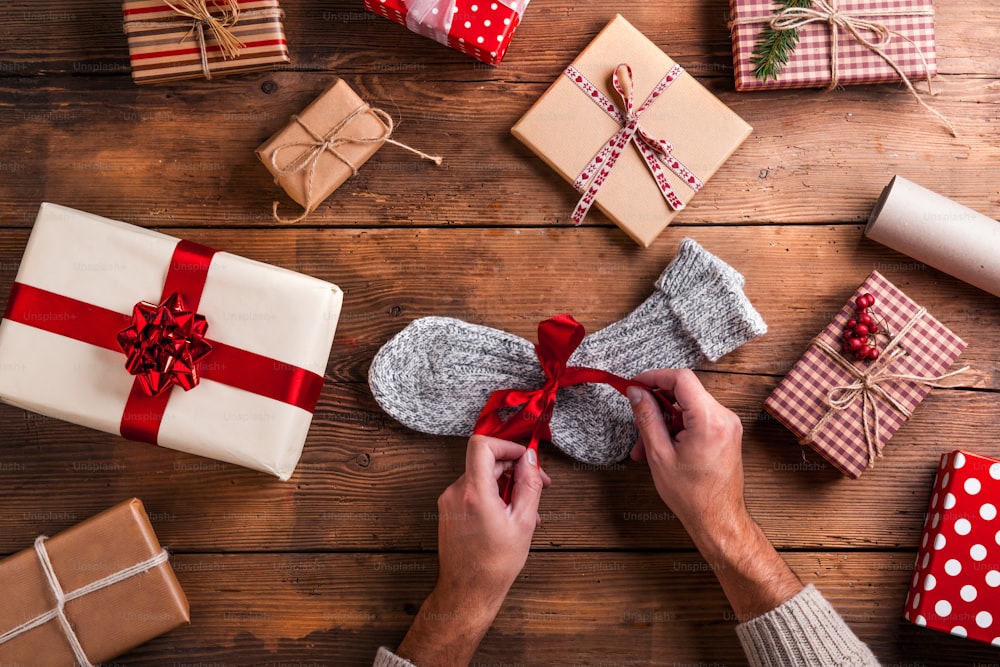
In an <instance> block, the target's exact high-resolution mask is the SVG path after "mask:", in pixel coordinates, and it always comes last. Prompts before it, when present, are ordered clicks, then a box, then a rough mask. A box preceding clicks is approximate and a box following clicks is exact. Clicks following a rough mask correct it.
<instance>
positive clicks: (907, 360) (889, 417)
mask: <svg viewBox="0 0 1000 667" xmlns="http://www.w3.org/2000/svg"><path fill="white" fill-rule="evenodd" d="M865 294H871V295H872V296H873V297H874V298H875V303H874V306H873V307H872V308H871V309H870V311H871V313H873V315H874V319H875V321H876V322H877V329H878V332H877V334H874V335H872V336H871V337H869V338H868V340H870V341H872V346H873V347H875V348H876V349H878V350H879V352H880V356H879V357H878V358H877V359H876V360H874V361H873V360H870V359H866V360H858V359H857V358H856V357H855V355H854V354H851V353H848V352H847V351H845V349H844V344H845V331H846V330H848V323H849V321H851V320H856V317H857V311H856V308H857V304H856V301H857V299H858V298H859V297H860V296H862V295H865ZM964 349H965V341H963V340H962V339H961V338H959V337H958V336H957V335H955V334H954V333H953V332H952V331H951V330H950V329H948V327H946V326H945V325H943V324H942V323H941V322H939V321H938V320H936V319H935V318H934V317H932V316H931V315H930V314H929V313H928V312H927V310H926V309H925V308H923V307H922V306H920V305H918V304H917V303H915V302H914V301H913V300H912V299H910V298H909V297H908V296H906V294H904V293H903V292H902V291H900V290H899V288H897V287H896V286H895V285H893V284H892V283H891V282H889V281H888V280H886V279H885V277H884V276H882V275H881V274H880V273H879V272H878V271H873V272H872V273H871V274H870V275H869V276H868V278H867V279H865V281H864V283H862V285H861V287H859V288H858V290H857V291H856V292H855V293H854V295H853V296H852V297H851V298H850V300H848V302H847V303H846V304H845V305H844V307H843V308H841V310H840V312H839V313H837V316H836V317H834V318H833V321H831V322H830V324H829V325H828V326H827V327H826V328H825V329H824V330H823V331H822V332H820V334H819V335H818V336H816V338H814V339H813V341H812V343H811V344H810V346H809V349H808V350H806V352H805V354H804V355H803V356H802V358H801V359H799V361H798V362H796V364H795V366H794V367H793V368H792V370H791V371H790V372H789V373H788V375H786V376H785V378H784V379H782V381H781V382H780V383H779V384H778V386H777V387H776V388H775V390H774V391H773V392H772V393H771V395H770V396H768V397H767V399H766V400H765V401H764V409H765V410H766V411H767V412H769V413H770V414H771V415H773V416H774V417H775V418H777V420H778V421H780V422H781V423H782V424H784V425H785V426H786V427H788V429H789V430H791V431H792V432H793V433H794V434H795V435H796V436H797V437H798V438H799V441H800V443H801V444H807V445H809V446H810V447H812V448H813V449H815V450H816V451H817V452H819V454H821V455H822V456H823V457H824V458H825V459H826V460H827V461H829V462H830V463H831V464H832V465H833V466H834V467H835V468H837V469H838V470H840V471H841V472H842V473H843V474H844V475H847V476H849V477H853V478H857V477H859V476H860V475H861V473H862V472H864V470H865V469H866V468H867V467H868V466H869V465H870V464H873V463H874V460H875V459H876V458H878V457H879V456H881V452H882V448H883V447H884V446H885V444H886V443H887V442H888V441H889V439H890V438H892V436H893V434H894V433H895V432H896V431H897V430H899V427H900V426H902V425H903V424H904V423H905V422H906V420H907V419H908V418H909V417H910V415H911V414H912V413H913V410H914V409H916V407H917V406H918V405H919V404H920V402H921V401H923V400H924V397H925V396H926V395H927V394H928V392H930V390H931V388H932V387H935V386H944V385H943V384H942V383H944V382H945V381H946V380H947V381H948V382H949V383H950V382H951V380H950V378H952V376H955V375H958V374H960V373H962V372H964V371H966V370H968V369H967V368H963V369H959V370H957V371H952V372H947V371H948V369H949V367H950V366H951V365H952V363H953V362H954V361H955V359H957V358H958V356H959V355H960V354H961V353H962V350H964Z"/></svg>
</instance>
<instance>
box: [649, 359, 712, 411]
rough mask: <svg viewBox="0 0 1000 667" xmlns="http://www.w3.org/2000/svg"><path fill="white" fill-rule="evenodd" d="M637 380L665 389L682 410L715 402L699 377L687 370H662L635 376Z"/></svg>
mask: <svg viewBox="0 0 1000 667" xmlns="http://www.w3.org/2000/svg"><path fill="white" fill-rule="evenodd" d="M634 379H635V380H638V381H639V382H642V383H644V384H647V385H651V386H653V387H658V388H660V389H663V390H664V391H666V392H667V393H669V394H671V395H672V396H673V397H674V400H675V401H677V403H678V405H680V406H681V409H682V410H686V409H690V408H693V407H695V406H697V405H699V404H701V403H704V402H705V401H706V400H709V401H714V400H715V399H713V398H712V395H711V394H709V393H708V390H706V389H705V387H704V386H703V385H702V384H701V381H700V380H699V379H698V376H697V375H695V374H694V372H692V371H690V370H688V369H686V368H661V369H659V370H653V371H646V372H645V373H642V374H640V375H637V376H635V378H634Z"/></svg>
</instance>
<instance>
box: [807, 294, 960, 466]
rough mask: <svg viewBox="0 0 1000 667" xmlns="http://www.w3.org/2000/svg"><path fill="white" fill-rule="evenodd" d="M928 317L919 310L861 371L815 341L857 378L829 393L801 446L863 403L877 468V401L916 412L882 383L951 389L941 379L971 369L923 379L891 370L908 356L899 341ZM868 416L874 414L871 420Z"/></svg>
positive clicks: (872, 459)
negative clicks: (835, 418) (839, 415)
mask: <svg viewBox="0 0 1000 667" xmlns="http://www.w3.org/2000/svg"><path fill="white" fill-rule="evenodd" d="M926 314H927V309H926V308H924V307H920V309H918V310H917V312H916V314H914V316H913V317H912V318H911V319H910V321H909V322H907V323H906V324H905V325H904V326H903V328H902V329H900V330H899V332H897V333H896V335H895V336H894V337H893V338H892V340H890V341H889V343H888V344H887V345H886V346H885V349H884V350H883V351H882V354H881V355H880V356H879V358H878V359H877V360H876V361H875V362H873V363H872V364H871V365H869V366H868V367H867V368H866V369H865V370H861V369H859V368H858V367H857V366H856V365H854V364H853V363H851V362H850V361H848V360H847V359H846V358H845V357H844V356H843V355H842V354H840V352H838V351H837V350H835V349H834V348H833V347H831V346H830V345H829V344H828V343H827V342H826V341H824V340H822V339H820V338H816V339H815V340H813V343H814V344H815V345H816V347H818V348H819V349H820V350H822V351H823V352H824V353H825V354H826V355H827V356H828V357H830V358H831V359H833V360H834V361H835V362H837V364H838V365H839V366H840V367H841V368H843V369H844V370H846V371H847V372H848V373H850V374H851V375H852V376H853V377H854V381H853V382H851V383H848V384H842V385H837V386H836V387H833V388H832V389H830V391H829V392H827V405H829V406H830V409H829V410H828V411H827V412H826V414H824V415H823V418H822V419H820V420H819V422H817V423H816V425H815V426H813V428H812V429H811V430H810V431H809V433H807V434H806V435H805V436H804V437H803V438H802V440H801V441H800V444H808V442H810V441H812V440H813V439H814V438H815V437H816V434H817V433H819V432H820V431H822V430H823V428H824V427H825V426H826V423H827V422H828V421H829V420H830V418H831V417H832V415H834V414H836V412H838V411H841V410H847V409H849V408H850V407H851V406H852V405H854V403H855V402H856V401H857V400H859V399H860V400H861V425H862V428H863V430H864V433H865V444H866V445H867V447H868V462H869V465H874V463H875V459H876V458H881V457H882V448H883V443H882V429H881V426H880V424H879V411H878V406H877V405H876V404H875V398H876V397H878V398H881V399H882V400H884V401H885V402H886V403H887V404H888V405H889V406H890V407H892V409H893V410H895V411H896V412H898V413H899V414H901V415H903V417H905V418H907V419H909V418H910V416H911V415H912V414H913V411H912V410H910V409H909V408H907V407H906V406H905V405H903V404H902V403H900V402H899V400H897V399H896V397H895V396H893V395H892V393H891V392H889V391H887V390H886V388H885V387H884V386H883V384H885V383H887V382H913V383H916V384H921V385H925V386H928V387H950V386H952V385H947V384H941V381H942V380H947V379H948V378H951V377H955V376H956V375H959V374H961V373H965V372H966V371H968V370H969V367H968V366H963V367H962V368H959V369H958V370H954V371H951V372H948V373H944V374H943V375H933V376H923V375H913V374H910V373H893V372H891V371H890V367H891V366H892V365H893V363H895V362H896V360H897V359H899V358H900V357H903V356H906V354H907V352H906V350H905V349H904V348H903V347H902V346H901V345H900V341H901V340H903V338H904V337H905V336H906V334H907V333H909V332H910V330H911V329H912V328H913V326H914V325H915V324H916V323H917V322H918V321H919V320H920V319H921V318H922V317H923V316H924V315H926ZM869 415H871V416H870V417H869Z"/></svg>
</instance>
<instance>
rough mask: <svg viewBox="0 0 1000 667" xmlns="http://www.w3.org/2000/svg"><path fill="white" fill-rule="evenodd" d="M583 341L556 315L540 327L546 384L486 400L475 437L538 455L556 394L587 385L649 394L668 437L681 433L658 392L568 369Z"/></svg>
mask: <svg viewBox="0 0 1000 667" xmlns="http://www.w3.org/2000/svg"><path fill="white" fill-rule="evenodd" d="M585 335H586V331H584V328H583V325H582V324H580V323H579V322H577V321H576V320H575V319H573V318H572V317H571V316H570V315H565V314H563V315H556V316H555V317H551V318H549V319H547V320H545V321H543V322H542V323H540V324H539V325H538V344H536V345H535V354H537V355H538V361H539V363H540V364H541V366H542V371H543V372H544V373H545V378H546V380H545V384H544V385H542V386H541V387H540V388H539V389H532V390H520V389H500V390H498V391H495V392H493V393H492V394H490V397H489V399H488V400H487V401H486V405H485V407H483V410H482V412H481V413H480V414H479V418H478V419H477V420H476V425H475V428H474V429H473V433H476V434H478V435H489V436H493V437H495V438H502V439H504V440H522V441H523V440H528V449H534V450H536V451H537V449H538V443H539V442H540V441H542V440H551V439H552V432H551V430H550V429H549V420H550V419H551V418H552V410H553V408H554V407H555V404H556V393H557V392H558V391H559V389H560V388H562V387H571V386H573V385H578V384H585V383H590V382H593V383H597V384H607V385H610V386H612V387H614V388H615V389H616V390H618V392H619V393H621V394H623V395H624V394H625V390H626V389H628V388H629V387H639V388H640V389H645V390H646V391H649V392H650V393H652V394H653V396H654V397H656V400H657V401H658V402H659V403H660V407H661V408H662V409H663V416H664V420H665V421H666V423H667V429H668V430H669V432H670V433H671V434H676V433H678V432H680V430H681V429H682V428H683V423H682V418H681V412H680V410H679V409H678V408H677V406H675V405H674V404H673V403H672V402H671V401H670V399H669V398H667V397H666V396H664V395H663V394H662V393H660V391H659V390H658V389H654V388H652V387H649V386H647V385H645V384H643V383H642V382H636V381H635V380H629V379H626V378H623V377H621V376H619V375H615V374H614V373H611V372H608V371H602V370H599V369H596V368H585V367H582V366H567V363H568V362H569V358H570V356H571V355H572V354H573V352H574V351H575V350H576V348H577V347H579V345H580V342H581V341H582V340H583V337H584V336H585ZM511 409H516V412H514V413H513V414H512V415H510V416H509V417H507V418H506V419H505V418H503V417H501V412H504V411H509V410H511ZM506 479H507V481H504V478H501V495H502V496H503V498H504V501H506V502H508V503H509V502H510V493H511V489H512V487H513V477H510V478H506Z"/></svg>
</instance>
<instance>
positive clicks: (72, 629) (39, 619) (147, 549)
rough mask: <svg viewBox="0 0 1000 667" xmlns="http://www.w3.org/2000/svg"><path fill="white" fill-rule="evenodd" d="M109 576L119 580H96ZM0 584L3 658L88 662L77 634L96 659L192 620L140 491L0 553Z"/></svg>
mask: <svg viewBox="0 0 1000 667" xmlns="http://www.w3.org/2000/svg"><path fill="white" fill-rule="evenodd" d="M39 542H41V544H39ZM42 558H47V559H48V561H49V563H50V564H51V574H52V575H54V581H50V578H49V576H48V575H47V574H46V571H45V569H44V568H43V565H42ZM129 575H131V576H129ZM123 577H127V578H123ZM111 578H122V580H121V581H118V582H117V583H111V584H110V585H106V586H104V587H101V586H102V584H106V583H108V581H109V579H111ZM55 586H58V587H59V588H60V589H61V590H62V592H63V594H64V599H65V604H64V607H63V616H64V618H65V621H66V623H67V625H68V628H67V627H64V624H63V622H62V620H60V618H59V617H58V615H57V614H55V613H54V610H55V609H56V608H57V596H56V593H55V590H54V587H55ZM90 589H97V590H91V591H90V592H88V590H90ZM0 591H2V592H3V594H2V595H3V604H0V664H3V665H25V666H27V665H46V667H60V666H62V665H66V666H67V667H70V666H73V665H76V664H78V663H80V664H86V662H85V661H84V660H83V659H81V656H78V655H77V654H75V653H74V649H73V647H72V642H73V640H74V638H75V640H76V641H77V642H78V649H79V651H80V652H82V657H83V658H85V659H86V661H89V662H90V663H92V664H98V663H101V662H105V661H107V660H110V659H111V658H114V657H115V656H118V655H121V654H123V653H125V652H127V651H129V650H130V649H132V648H134V647H136V646H138V645H139V644H142V643H143V642H145V641H148V640H149V639H152V638H153V637H156V636H157V635H161V634H163V633H164V632H167V631H168V630H171V629H173V628H175V627H177V626H179V625H182V624H184V623H187V622H188V620H189V615H188V602H187V598H185V596H184V591H182V590H181V587H180V584H178V583H177V579H176V577H175V576H174V572H173V570H172V569H171V568H170V565H169V563H167V562H166V552H165V551H163V549H162V548H161V547H160V543H159V541H158V540H157V539H156V534H155V533H154V532H153V528H152V526H150V523H149V518H148V516H147V515H146V510H145V509H144V508H143V505H142V502H141V501H140V500H138V499H132V500H129V501H126V502H124V503H121V504H119V505H116V506H115V507H112V508H111V509H109V510H106V511H104V512H102V513H100V514H98V515H97V516H94V517H92V518H90V519H88V520H87V521H84V522H83V523H80V524H78V525H76V526H74V527H72V528H70V529H68V530H66V531H64V532H62V533H59V534H58V535H56V536H55V537H53V538H51V539H45V538H39V539H38V540H36V547H35V548H34V549H26V550H24V551H21V552H20V553H17V554H14V555H13V556H11V557H9V558H7V559H5V560H3V561H2V562H0ZM47 616H48V617H51V618H47ZM35 624H37V626H36V627H31V628H30V629H27V628H26V626H27V625H35Z"/></svg>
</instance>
